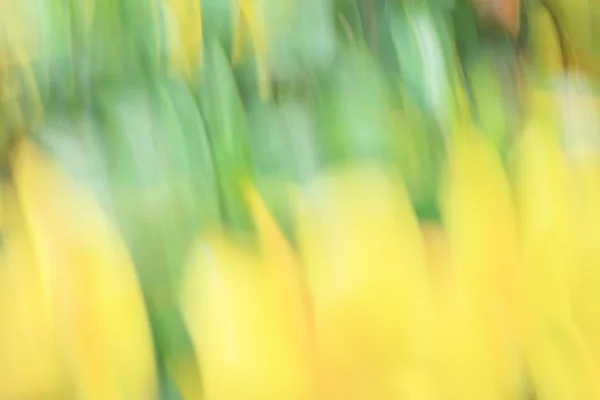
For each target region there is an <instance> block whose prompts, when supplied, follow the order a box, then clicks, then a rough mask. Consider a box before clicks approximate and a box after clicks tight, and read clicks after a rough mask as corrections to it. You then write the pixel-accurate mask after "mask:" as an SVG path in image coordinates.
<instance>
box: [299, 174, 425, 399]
mask: <svg viewBox="0 0 600 400" xmlns="http://www.w3.org/2000/svg"><path fill="white" fill-rule="evenodd" d="M298 197H299V198H298V199H296V202H297V234H298V243H299V247H300V250H301V255H302V258H303V262H304V263H305V265H306V270H307V276H308V282H309V288H310V293H311V298H312V302H313V315H314V321H315V322H314V323H315V331H316V343H317V359H318V363H319V374H320V377H321V379H322V383H323V386H324V387H323V390H324V393H323V396H324V398H328V399H338V398H339V399H367V398H369V399H370V398H373V399H374V398H386V397H385V396H384V395H382V394H381V393H382V392H383V393H385V391H386V390H391V389H389V387H387V386H388V385H389V384H391V383H390V382H392V383H393V384H396V385H400V386H402V383H401V382H399V380H402V379H403V376H404V375H403V374H404V373H405V372H406V373H408V371H425V372H419V373H418V375H420V376H421V377H423V378H425V379H428V377H427V368H428V367H429V363H430V361H431V359H432V355H431V352H432V341H433V332H432V328H433V326H432V323H433V322H432V318H433V317H432V304H431V290H430V287H429V282H428V277H427V269H426V268H427V266H426V256H425V248H424V244H423V241H422V238H421V236H420V230H419V226H418V223H417V219H416V216H415V215H414V213H413V210H412V208H411V204H410V201H409V199H408V196H407V194H406V191H405V189H404V187H403V185H402V182H401V181H400V180H399V179H397V177H395V176H393V175H392V174H391V173H389V172H388V171H387V170H385V169H383V168H380V167H377V166H374V165H354V166H348V167H345V168H340V169H339V170H332V171H329V172H327V173H325V174H324V175H322V176H320V177H317V178H315V180H314V181H313V182H312V183H311V184H310V185H309V187H308V188H306V190H305V192H304V193H303V194H301V195H300V196H298ZM378 396H379V397H378ZM382 396H383V397H382ZM396 396H398V395H396ZM388 398H389V397H388ZM392 398H397V397H392Z"/></svg>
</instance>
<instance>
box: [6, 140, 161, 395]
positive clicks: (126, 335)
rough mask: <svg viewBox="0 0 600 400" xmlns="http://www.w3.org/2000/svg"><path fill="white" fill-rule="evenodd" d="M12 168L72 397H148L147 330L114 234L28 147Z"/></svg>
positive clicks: (152, 381) (130, 269)
mask: <svg viewBox="0 0 600 400" xmlns="http://www.w3.org/2000/svg"><path fill="white" fill-rule="evenodd" d="M12 166H13V171H14V180H15V186H16V191H17V195H18V198H19V201H20V203H21V205H22V208H23V212H24V215H25V219H26V222H27V227H28V229H29V231H30V232H31V237H32V242H33V247H34V249H35V252H34V254H35V256H36V262H37V263H39V265H40V266H41V268H42V270H43V274H44V276H46V277H47V279H48V281H49V283H50V285H51V287H52V295H53V297H54V302H55V304H56V313H57V318H58V320H57V323H58V326H59V335H60V341H61V344H62V351H63V352H64V354H65V357H66V360H67V363H68V365H69V366H70V370H69V375H70V379H71V380H72V381H73V382H74V388H73V390H74V391H75V393H77V397H79V398H85V399H99V400H100V399H103V400H104V399H108V398H110V399H151V398H153V397H154V396H155V395H156V393H155V391H156V372H155V365H154V362H155V360H154V353H153V345H152V341H151V334H150V327H149V323H148V318H147V315H146V310H145V305H144V301H143V298H142V294H141V290H140V287H139V283H138V281H137V277H136V274H135V270H134V266H133V264H132V261H131V259H130V258H129V255H128V252H127V249H126V248H125V246H124V244H123V243H122V241H121V239H120V238H119V235H118V234H117V232H116V231H115V230H114V229H113V227H112V226H111V225H110V223H109V221H108V220H107V218H106V217H105V216H104V215H103V213H102V211H101V209H100V207H99V206H98V205H97V204H96V202H95V201H94V199H93V197H92V196H91V195H90V194H89V193H88V192H87V191H85V190H84V189H83V188H80V187H76V186H75V185H74V184H73V183H72V182H70V181H69V179H68V177H67V176H65V174H64V173H63V172H62V171H61V170H60V168H58V166H57V165H55V164H54V163H52V162H51V161H50V160H48V159H46V158H45V157H44V156H43V155H42V153H41V152H40V151H39V150H38V149H37V148H36V147H35V146H34V145H33V144H32V143H29V142H26V141H25V142H22V143H20V145H19V146H18V148H17V150H16V154H15V157H14V159H13V165H12Z"/></svg>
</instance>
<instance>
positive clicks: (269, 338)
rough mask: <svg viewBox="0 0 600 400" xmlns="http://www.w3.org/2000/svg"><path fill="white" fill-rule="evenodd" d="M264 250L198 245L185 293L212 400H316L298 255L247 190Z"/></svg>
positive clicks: (238, 243)
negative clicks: (296, 256)
mask: <svg viewBox="0 0 600 400" xmlns="http://www.w3.org/2000/svg"><path fill="white" fill-rule="evenodd" d="M249 200H250V204H251V209H252V210H253V214H254V216H255V219H256V223H257V225H258V230H259V243H258V246H256V243H252V242H250V241H249V240H247V239H246V238H244V237H241V236H237V235H234V234H232V233H229V234H228V233H213V234H210V235H206V236H204V237H203V238H202V239H199V240H198V241H197V243H196V244H195V245H194V246H193V251H192V255H191V258H190V261H189V264H188V267H187V272H186V274H185V277H184V281H183V282H184V284H183V285H184V286H183V288H182V308H183V314H184V318H185V321H186V324H187V326H188V329H189V331H190V334H191V337H192V340H193V343H194V345H195V347H196V353H197V357H198V362H199V364H200V365H201V369H202V379H203V386H204V395H205V398H206V399H207V400H213V399H214V400H220V399H232V400H235V399H244V400H253V399H256V400H259V399H260V400H268V399H273V400H277V399H290V400H293V399H298V400H301V399H314V398H315V396H316V394H315V393H316V375H315V373H316V371H315V365H314V357H313V345H312V344H313V341H312V334H311V329H310V320H309V318H308V317H309V311H308V309H307V301H306V296H305V293H304V291H303V289H302V284H301V281H299V279H300V278H299V276H300V275H299V274H300V271H299V270H297V269H298V268H299V266H298V264H297V261H296V260H295V255H294V254H293V252H292V250H291V249H290V248H289V245H288V244H287V243H285V241H284V239H283V236H282V234H281V232H278V231H277V229H276V226H275V224H274V222H273V221H270V218H271V217H270V216H269V215H268V214H267V213H266V208H264V205H263V204H262V200H261V199H260V197H258V195H257V194H256V192H254V190H250V191H249Z"/></svg>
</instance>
